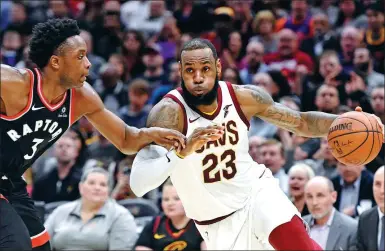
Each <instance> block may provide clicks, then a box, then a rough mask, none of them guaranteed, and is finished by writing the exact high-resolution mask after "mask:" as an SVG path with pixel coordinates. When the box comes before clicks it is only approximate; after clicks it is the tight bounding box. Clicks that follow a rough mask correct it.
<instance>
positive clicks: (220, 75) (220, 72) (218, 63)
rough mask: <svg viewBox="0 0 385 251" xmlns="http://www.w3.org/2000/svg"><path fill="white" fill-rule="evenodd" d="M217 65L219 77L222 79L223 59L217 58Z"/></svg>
mask: <svg viewBox="0 0 385 251" xmlns="http://www.w3.org/2000/svg"><path fill="white" fill-rule="evenodd" d="M216 67H217V74H218V77H219V79H221V78H222V63H221V60H220V59H219V58H218V59H217V62H216Z"/></svg>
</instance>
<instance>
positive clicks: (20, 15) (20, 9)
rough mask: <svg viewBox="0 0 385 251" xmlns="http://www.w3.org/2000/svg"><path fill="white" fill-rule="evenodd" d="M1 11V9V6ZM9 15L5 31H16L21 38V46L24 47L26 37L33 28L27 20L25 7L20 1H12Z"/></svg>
mask: <svg viewBox="0 0 385 251" xmlns="http://www.w3.org/2000/svg"><path fill="white" fill-rule="evenodd" d="M2 5H3V2H2ZM1 9H3V6H2V7H1ZM10 14H11V19H10V21H9V23H8V26H7V29H12V30H16V31H17V32H18V33H19V34H20V36H21V41H22V44H23V45H25V44H26V42H27V39H28V36H29V35H30V34H31V33H32V26H33V24H32V23H31V22H30V21H29V19H28V13H27V6H26V5H25V4H24V3H23V2H22V1H12V8H11V13H10ZM7 29H5V30H7ZM2 31H3V30H2Z"/></svg>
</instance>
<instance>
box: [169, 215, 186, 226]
mask: <svg viewBox="0 0 385 251" xmlns="http://www.w3.org/2000/svg"><path fill="white" fill-rule="evenodd" d="M170 220H171V223H172V225H173V226H174V227H175V228H176V229H182V228H184V227H186V225H187V223H188V222H189V221H190V219H189V218H187V216H177V217H172V218H170Z"/></svg>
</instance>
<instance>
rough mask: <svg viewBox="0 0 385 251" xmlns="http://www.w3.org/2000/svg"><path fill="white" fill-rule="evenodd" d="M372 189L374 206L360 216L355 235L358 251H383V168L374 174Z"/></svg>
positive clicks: (384, 232)
mask: <svg viewBox="0 0 385 251" xmlns="http://www.w3.org/2000/svg"><path fill="white" fill-rule="evenodd" d="M372 189H373V194H374V199H375V201H376V206H375V207H373V208H371V209H370V210H368V211H366V212H364V213H363V214H361V215H360V218H359V221H358V233H357V240H358V241H357V242H358V243H357V248H358V250H385V249H384V238H385V236H384V235H385V231H384V228H385V219H384V213H385V210H384V203H385V201H384V190H385V183H384V166H382V167H380V168H379V169H378V170H377V172H376V173H375V175H374V182H373V188H372Z"/></svg>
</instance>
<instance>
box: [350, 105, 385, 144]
mask: <svg viewBox="0 0 385 251" xmlns="http://www.w3.org/2000/svg"><path fill="white" fill-rule="evenodd" d="M355 111H356V112H362V108H361V107H360V106H357V107H356V109H355ZM370 116H372V117H373V118H375V119H376V120H377V122H378V125H379V126H380V127H381V129H382V135H384V138H383V141H382V143H385V129H384V128H385V127H384V124H383V123H382V121H381V119H380V118H379V117H377V116H376V115H374V114H370Z"/></svg>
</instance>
